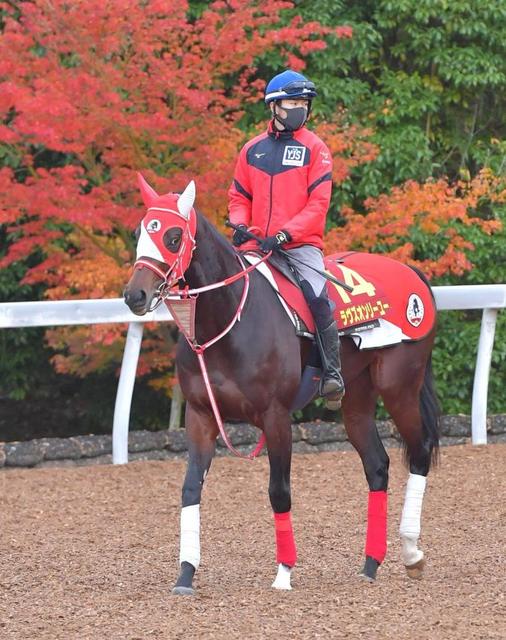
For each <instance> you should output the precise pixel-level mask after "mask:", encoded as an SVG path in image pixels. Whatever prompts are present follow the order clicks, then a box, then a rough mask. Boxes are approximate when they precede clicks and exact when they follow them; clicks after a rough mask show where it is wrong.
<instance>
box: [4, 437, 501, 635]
mask: <svg viewBox="0 0 506 640" xmlns="http://www.w3.org/2000/svg"><path fill="white" fill-rule="evenodd" d="M390 456H391V459H392V464H391V482H390V490H389V501H390V504H389V516H390V521H389V536H388V540H389V551H388V555H387V559H386V561H385V563H384V565H383V566H382V567H381V568H380V571H379V576H378V580H377V582H376V583H375V584H373V585H371V584H368V583H365V582H362V581H361V580H359V579H358V578H357V576H356V573H357V570H358V569H359V568H360V566H361V563H362V557H361V554H362V549H363V545H364V529H365V518H366V501H367V487H366V483H365V480H364V477H363V472H362V467H361V464H360V461H359V459H358V456H357V455H356V454H355V453H354V452H349V453H326V454H319V455H296V456H294V463H293V483H292V497H293V502H294V505H293V515H294V527H295V534H296V539H297V544H298V550H299V563H298V565H297V567H296V569H295V570H294V572H293V579H292V584H293V587H294V590H293V591H292V592H277V591H275V590H273V589H271V588H270V584H271V582H272V580H273V578H274V576H275V569H276V567H275V562H274V531H273V522H272V514H271V510H270V507H269V503H268V497H267V491H266V488H267V482H268V464H267V459H266V458H265V457H262V458H261V459H259V460H257V461H255V462H254V463H248V462H245V461H242V460H238V459H231V458H219V459H216V460H215V461H214V462H213V466H212V468H211V473H210V475H209V477H208V479H207V483H206V487H205V489H204V498H203V504H202V564H201V567H200V569H199V571H198V573H197V577H196V580H195V586H196V587H197V590H198V595H197V596H195V597H176V596H171V595H170V589H171V587H172V586H173V582H174V581H175V579H176V576H177V556H178V544H179V499H180V488H181V483H182V479H183V474H184V469H185V463H184V462H182V461H167V462H136V463H132V464H130V465H127V466H122V467H112V466H109V467H86V468H79V469H41V470H5V471H3V472H2V473H0V507H1V511H0V533H1V536H0V638H2V640H10V639H12V638H15V639H22V640H31V639H37V640H39V639H40V640H46V639H48V640H49V639H51V640H56V639H60V638H61V639H65V640H73V639H74V638H76V639H77V638H79V639H88V638H90V639H91V638H92V639H96V640H113V639H114V640H115V639H120V638H121V639H126V640H144V639H150V638H168V639H172V638H185V639H188V640H191V639H193V638H197V639H204V638H206V639H207V638H220V639H221V638H224V639H227V640H228V639H229V638H230V639H232V638H246V639H255V640H256V639H265V638H297V639H298V638H304V639H310V638H311V639H312V638H368V639H369V638H395V639H404V638H406V639H410V640H411V639H415V638H416V639H417V640H424V639H429V638H430V639H431V640H435V639H444V640H454V639H458V640H470V639H474V638H487V639H492V638H501V639H504V638H506V555H505V541H506V502H505V496H506V446H504V445H490V446H487V447H481V448H478V447H471V446H465V447H451V448H445V449H443V451H442V461H441V462H442V464H441V466H440V467H439V468H437V469H436V470H433V471H432V472H431V474H430V476H429V482H428V490H427V493H426V499H425V502H424V517H423V524H422V544H423V548H424V550H425V552H426V557H427V561H428V566H427V569H426V573H425V577H424V579H423V580H422V581H411V580H409V578H407V577H406V575H405V572H404V568H403V567H402V566H401V564H400V562H399V559H398V558H399V541H398V534H397V529H398V525H399V518H400V510H401V505H402V498H403V494H404V486H405V478H406V471H405V469H404V468H403V466H402V464H401V460H400V453H399V451H397V450H390Z"/></svg>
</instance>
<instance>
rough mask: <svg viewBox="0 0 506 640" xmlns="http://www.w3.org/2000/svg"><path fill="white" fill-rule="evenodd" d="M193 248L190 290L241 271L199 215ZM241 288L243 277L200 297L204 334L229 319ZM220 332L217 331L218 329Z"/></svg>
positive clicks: (230, 251)
mask: <svg viewBox="0 0 506 640" xmlns="http://www.w3.org/2000/svg"><path fill="white" fill-rule="evenodd" d="M195 240H196V246H195V251H194V253H193V257H192V260H191V263H190V266H189V267H188V269H187V270H186V272H185V280H186V282H187V284H188V285H189V287H190V289H197V288H200V287H205V286H207V285H210V284H214V283H216V282H222V281H223V280H225V278H228V277H229V276H231V275H233V274H235V273H238V272H239V271H241V266H240V264H239V261H238V259H237V256H236V254H235V251H234V250H233V248H232V247H231V245H230V244H229V243H228V242H227V241H226V240H225V238H224V237H223V236H221V235H220V233H219V232H218V231H217V229H216V228H215V227H213V225H212V224H211V223H210V222H209V221H208V220H206V219H205V218H204V217H203V216H202V215H200V214H198V221H197V232H196V235H195ZM243 288H244V278H239V279H238V281H237V282H234V283H232V284H230V285H224V286H222V287H220V288H218V289H213V290H212V291H209V292H205V293H202V294H200V295H199V299H198V304H197V322H198V324H205V325H206V327H205V328H204V329H205V332H206V333H207V330H209V331H210V332H211V333H212V331H214V330H217V329H219V328H220V327H221V329H222V328H223V319H224V318H228V317H232V315H233V314H234V312H235V311H236V309H237V307H238V305H239V302H240V298H241V294H242V291H243ZM221 329H220V330H221Z"/></svg>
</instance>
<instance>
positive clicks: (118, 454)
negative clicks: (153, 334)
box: [112, 322, 144, 464]
mask: <svg viewBox="0 0 506 640" xmlns="http://www.w3.org/2000/svg"><path fill="white" fill-rule="evenodd" d="M143 331H144V326H143V324H142V323H141V322H130V324H129V325H128V332H127V338H126V342H125V350H124V352H123V360H122V363H121V372H120V374H119V382H118V391H117V392H116V404H115V405H114V421H113V425H112V462H113V464H126V463H127V462H128V426H129V422H130V408H131V406H132V395H133V391H134V384H135V374H136V373H137V362H138V360H139V353H140V350H141V342H142V333H143Z"/></svg>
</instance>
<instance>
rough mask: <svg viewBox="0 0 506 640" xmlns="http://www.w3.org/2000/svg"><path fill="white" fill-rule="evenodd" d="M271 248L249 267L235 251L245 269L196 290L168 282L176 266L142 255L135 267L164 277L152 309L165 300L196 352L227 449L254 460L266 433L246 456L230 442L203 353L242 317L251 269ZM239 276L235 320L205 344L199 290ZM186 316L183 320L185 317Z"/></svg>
mask: <svg viewBox="0 0 506 640" xmlns="http://www.w3.org/2000/svg"><path fill="white" fill-rule="evenodd" d="M271 253H272V252H271V251H270V252H269V253H267V254H266V255H265V256H264V257H262V258H261V259H260V260H259V261H258V262H256V263H255V264H252V265H250V266H248V267H246V266H245V265H244V262H243V260H242V258H241V256H240V255H239V254H236V256H237V259H238V261H239V263H240V265H241V267H242V271H239V272H238V273H236V274H234V275H233V276H230V277H228V278H225V279H224V280H221V281H220V282H215V283H213V284H209V285H206V286H204V287H198V288H197V289H188V288H186V289H183V290H181V289H173V288H171V287H170V286H169V284H168V277H169V275H170V273H171V272H172V270H173V266H172V267H170V269H169V270H168V271H167V272H164V271H163V270H162V269H160V268H159V267H158V266H157V265H155V264H153V263H151V262H150V261H148V260H146V259H143V258H140V259H139V260H137V261H136V262H135V265H134V268H135V267H137V266H138V265H140V266H141V268H142V267H146V268H148V269H150V270H151V271H153V272H154V273H156V275H158V276H160V277H161V278H162V280H163V282H162V283H161V285H160V287H159V288H158V300H157V302H156V304H155V306H154V307H153V308H152V309H150V311H153V310H154V309H156V308H157V307H158V306H159V305H160V304H161V303H162V302H165V304H166V305H167V307H168V309H169V311H170V312H171V313H172V315H173V317H174V319H175V321H176V323H177V325H178V328H179V330H180V331H181V333H182V334H183V335H184V337H185V339H186V342H187V343H188V345H189V346H190V348H191V350H192V351H193V352H194V353H195V354H196V356H197V359H198V362H199V365H200V370H201V372H202V377H203V379H204V384H205V387H206V390H207V394H208V396H209V401H210V402H211V407H212V409H213V414H214V418H215V420H216V423H217V424H218V429H219V432H220V435H221V437H222V439H223V441H224V442H225V444H226V446H227V448H228V449H229V450H230V451H231V452H232V453H233V454H234V455H236V456H238V457H239V458H244V459H247V460H253V459H254V458H256V457H257V456H258V454H259V453H260V451H261V450H262V448H263V446H264V444H265V434H264V433H263V432H262V435H261V436H260V439H259V441H258V444H257V446H256V447H255V449H254V451H252V452H251V453H249V454H247V455H245V454H243V453H241V452H240V451H238V450H237V449H235V447H234V446H233V445H232V443H231V442H230V439H229V437H228V435H227V433H226V431H225V427H224V425H223V420H222V418H221V414H220V411H219V408H218V404H217V402H216V398H215V395H214V392H213V389H212V387H211V382H210V380H209V375H208V373H207V366H206V363H205V360H204V352H205V350H206V349H208V348H209V347H210V346H212V345H213V344H216V343H217V342H218V341H219V340H221V338H223V337H224V336H226V335H227V333H229V332H230V331H231V329H232V327H233V326H234V325H235V324H236V323H237V322H240V320H241V314H242V311H243V309H244V305H245V304H246V300H247V297H248V292H249V274H250V272H251V271H253V270H254V269H256V268H257V266H258V265H259V264H261V263H262V262H265V261H266V260H268V259H269V257H270V255H271ZM240 278H244V287H243V291H242V295H241V299H240V301H239V305H238V307H237V309H236V312H235V314H234V316H233V318H232V320H231V321H230V322H229V324H228V325H227V326H226V327H225V329H224V330H223V331H222V332H221V333H219V334H218V335H217V336H215V337H214V338H212V339H211V340H208V341H207V342H206V343H204V344H202V345H201V344H199V343H198V342H197V340H196V337H195V306H196V304H197V298H198V296H199V294H200V293H204V292H205V291H212V290H214V289H219V288H221V287H225V286H227V285H229V284H232V283H233V282H236V281H237V280H239V279H240ZM178 303H179V304H180V305H182V304H184V305H185V306H184V309H183V310H182V309H180V308H179V309H178V307H177V304H178ZM181 311H183V314H181ZM183 316H184V319H183Z"/></svg>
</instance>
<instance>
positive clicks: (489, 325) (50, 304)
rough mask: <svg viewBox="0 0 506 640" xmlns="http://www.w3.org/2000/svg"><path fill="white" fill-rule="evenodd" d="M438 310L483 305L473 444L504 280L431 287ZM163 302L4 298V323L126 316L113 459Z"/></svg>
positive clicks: (119, 457)
mask: <svg viewBox="0 0 506 640" xmlns="http://www.w3.org/2000/svg"><path fill="white" fill-rule="evenodd" d="M433 291H434V295H435V297H436V303H437V308H438V310H439V311H451V310H456V309H461V310H468V309H483V315H482V321H481V331H480V338H479V342H478V354H477V358H476V368H475V373H474V386H473V398H472V415H471V429H472V442H473V444H486V443H487V395H488V381H489V376H490V363H491V359H492V350H493V347H494V338H495V327H496V321H497V314H498V312H499V310H500V309H504V308H505V307H506V284H497V285H462V286H448V287H433ZM171 320H172V316H171V315H170V313H169V311H168V310H167V308H166V307H165V306H162V307H160V308H159V309H157V310H156V311H154V312H153V313H149V314H146V315H145V316H142V317H139V316H136V315H134V314H133V313H132V312H131V311H130V310H129V309H128V307H127V306H126V305H125V303H124V302H123V299H122V298H114V299H107V300H62V301H47V302H46V301H43V302H4V303H0V329H11V328H19V327H54V326H61V325H80V324H105V323H111V322H125V323H127V324H128V333H127V339H126V343H125V350H124V352H123V361H122V365H121V372H120V376H119V382H118V390H117V393H116V404H115V408H114V420H113V446H112V448H113V463H114V464H125V463H126V462H128V428H129V422H130V409H131V404H132V395H133V389H134V384H135V376H136V372H137V362H138V359H139V353H140V349H141V343H142V334H143V329H144V327H143V323H145V322H153V321H155V322H167V321H171Z"/></svg>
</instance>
